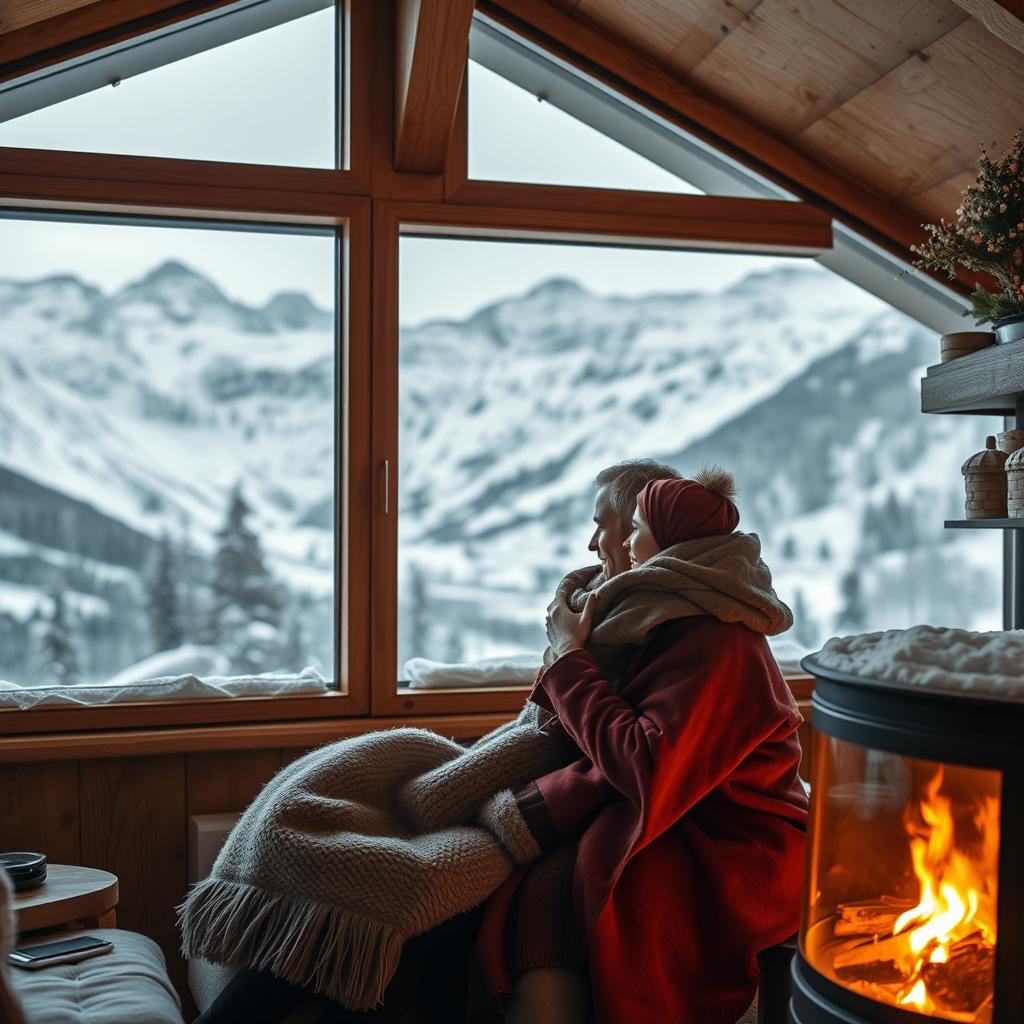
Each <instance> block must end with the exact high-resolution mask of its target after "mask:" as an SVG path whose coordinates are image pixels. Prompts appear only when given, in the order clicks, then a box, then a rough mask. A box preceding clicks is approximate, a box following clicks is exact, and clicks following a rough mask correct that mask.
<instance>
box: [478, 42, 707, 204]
mask: <svg viewBox="0 0 1024 1024" xmlns="http://www.w3.org/2000/svg"><path fill="white" fill-rule="evenodd" d="M468 132H469V153H468V164H469V177H470V178H479V179H484V180H488V181H518V182H524V183H528V184H535V185H576V186H581V187H582V186H587V187H590V188H618V189H633V190H643V191H648V192H680V193H700V191H701V190H700V189H698V188H696V187H695V186H694V185H691V184H690V183H689V182H687V181H684V180H683V179H682V178H679V177H677V176H676V175H674V174H672V173H671V172H669V171H666V170H665V169H664V168H662V167H659V166H658V165H657V164H655V163H653V162H651V161H650V160H647V159H646V158H645V157H642V156H640V155H639V154H638V153H634V152H633V151H632V150H630V149H627V148H626V147H625V146H623V145H622V144H621V143H619V142H616V141H615V140H614V139H612V138H609V137H608V136H607V135H604V134H602V133H601V132H599V131H597V130H596V129H594V128H591V127H590V125H588V124H584V123H583V122H582V121H579V120H577V119H576V118H575V117H572V116H571V115H570V114H567V113H565V111H563V110H560V109H559V108H558V107H556V106H553V105H552V104H551V103H547V102H540V101H538V99H537V97H536V96H533V95H531V94H530V93H529V92H527V91H526V90H525V89H522V88H520V87H519V86H518V85H515V84H514V83H512V82H510V81H509V80H508V79H506V78H502V76H501V75H498V74H496V73H495V72H493V71H491V70H490V69H489V68H486V67H484V66H483V65H482V64H479V63H477V62H476V61H470V62H469V129H468Z"/></svg>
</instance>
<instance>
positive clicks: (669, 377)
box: [398, 237, 1002, 678]
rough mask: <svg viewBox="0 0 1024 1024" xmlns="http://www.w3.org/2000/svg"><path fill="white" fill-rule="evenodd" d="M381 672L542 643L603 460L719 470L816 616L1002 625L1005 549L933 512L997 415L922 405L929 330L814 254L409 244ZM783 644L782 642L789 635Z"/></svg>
mask: <svg viewBox="0 0 1024 1024" xmlns="http://www.w3.org/2000/svg"><path fill="white" fill-rule="evenodd" d="M401 259H402V263H401V285H402V306H401V322H402V329H401V349H400V363H399V366H400V387H399V394H400V433H399V461H400V471H399V594H400V604H399V622H398V626H399V665H398V669H399V674H400V678H408V675H407V673H405V671H404V666H405V662H406V660H407V659H409V658H412V657H417V656H419V657H426V658H430V659H434V660H438V661H457V660H459V659H461V658H484V657H489V656H499V655H505V654H514V653H517V652H521V653H524V654H532V655H534V656H537V657H538V658H539V655H540V652H541V651H542V650H543V647H544V645H545V636H544V628H543V624H544V611H545V608H546V606H547V604H548V602H549V601H550V600H551V597H552V595H553V593H554V589H555V586H556V584H557V583H558V581H559V580H560V579H561V577H562V576H563V575H565V574H566V573H567V572H569V571H570V570H572V569H575V568H579V567H581V566H584V565H592V564H596V559H595V558H594V556H593V555H592V554H590V552H588V550H587V544H588V540H589V538H590V536H591V533H592V531H593V525H592V523H591V516H592V514H593V497H594V489H593V486H592V481H593V479H594V477H595V475H596V474H597V472H598V471H599V470H601V469H603V468H604V467H607V466H609V465H612V464H614V463H616V462H618V461H620V460H622V459H626V458H638V457H647V458H654V459H657V460H658V461H662V462H667V463H669V464H670V465H672V466H674V467H676V468H677V469H678V470H679V471H681V472H682V473H684V475H685V474H692V473H693V472H694V471H695V470H696V469H697V468H698V467H699V466H700V465H701V464H703V463H705V462H714V463H718V464H721V465H722V466H724V467H725V468H727V469H729V470H731V471H732V472H733V473H734V474H735V476H736V479H737V484H738V488H739V499H738V503H739V507H740V511H741V515H742V520H741V523H740V529H741V530H749V531H754V532H757V533H758V534H760V536H761V538H762V541H763V544H764V556H765V559H766V561H767V563H768V565H769V566H770V568H771V570H772V572H773V575H774V578H775V582H776V586H777V589H778V591H779V594H780V595H781V596H782V598H783V599H784V600H785V601H787V602H788V603H789V604H790V605H791V606H792V607H793V609H794V611H795V613H796V618H797V622H796V625H795V627H794V629H793V630H792V631H791V632H790V633H789V634H787V636H786V637H784V638H780V641H773V644H774V645H775V646H776V650H777V653H778V654H779V656H780V657H781V658H787V659H788V658H792V657H794V656H795V655H796V654H797V652H798V651H807V650H810V649H814V648H817V647H818V646H820V644H821V643H822V642H823V641H824V640H825V639H827V638H828V637H829V636H830V635H832V634H833V633H856V632H862V631H867V630H874V629H883V628H898V627H906V626H910V625H912V624H915V623H919V622H928V623H932V624H934V625H956V626H961V627H967V628H976V629H992V628H999V623H1000V616H1001V564H1002V562H1001V545H1000V539H999V538H998V537H995V536H986V535H984V534H985V532H986V531H957V530H949V531H947V530H944V529H943V527H942V523H943V520H944V519H945V518H947V517H952V516H959V515H961V514H962V508H963V480H962V477H961V475H960V465H961V463H962V462H963V460H964V459H965V458H966V457H967V455H969V454H970V453H972V452H974V451H976V450H978V448H979V447H981V446H982V445H983V442H984V438H985V435H986V433H990V432H992V431H993V430H997V429H1000V428H999V426H998V425H997V424H996V423H994V422H993V421H990V420H986V419H984V418H975V417H952V416H950V417H943V416H924V415H922V414H921V413H920V398H919V390H918V389H919V378H920V376H921V373H922V370H923V367H924V366H926V365H928V364H929V363H932V362H934V361H935V358H936V352H937V339H936V337H935V336H934V334H933V333H932V332H931V331H929V330H927V329H925V328H923V327H921V326H920V325H919V324H917V323H916V322H914V321H912V320H910V319H909V318H908V317H906V316H905V315H903V314H902V313H900V312H897V311H896V310H893V309H892V308H890V307H889V306H887V305H886V304H885V303H883V302H881V301H880V300H878V299H876V298H875V297H874V296H872V295H869V294H868V293H866V292H864V291H862V290H861V289H859V288H858V287H856V286H855V285H853V284H851V283H849V282H848V281H846V280H845V279H843V278H840V277H838V276H836V275H834V274H832V273H831V272H829V271H827V270H825V269H824V268H823V267H821V266H820V265H818V264H817V263H815V262H811V261H805V260H797V259H785V258H779V257H767V256H760V257H759V256H738V255H731V254H709V253H681V252H674V253H673V252H648V251H637V250H625V249H614V248H599V247H581V246H572V247H568V246H556V245H540V244H529V243H522V244H521V243H503V242H486V241H475V240H472V241H469V240H452V239H426V238H411V237H410V238H405V239H403V241H402V249H401ZM782 641H785V642H782Z"/></svg>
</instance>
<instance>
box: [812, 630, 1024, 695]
mask: <svg viewBox="0 0 1024 1024" xmlns="http://www.w3.org/2000/svg"><path fill="white" fill-rule="evenodd" d="M813 658H814V661H815V662H816V663H817V664H818V665H820V666H821V667H822V668H827V669H832V670H833V671H836V672H844V673H846V674H848V675H852V676H858V677H859V678H861V679H868V680H875V681H879V682H886V683H892V684H896V685H900V686H906V687H908V688H909V687H927V688H929V689H932V690H936V691H945V692H948V693H962V694H971V695H975V696H993V697H996V698H998V699H1000V700H1007V701H1014V702H1024V630H1020V629H1018V630H1013V631H1011V632H1000V631H996V632H990V633H975V632H972V631H970V630H966V629H944V628H939V627H936V626H913V627H911V628H910V629H890V630H886V631H885V632H882V633H864V634H861V635H858V636H844V637H833V638H832V639H831V640H829V641H828V643H826V644H825V646H824V647H823V648H822V649H821V650H820V651H819V652H818V653H817V654H815V655H814V656H813Z"/></svg>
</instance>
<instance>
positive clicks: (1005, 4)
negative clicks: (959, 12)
mask: <svg viewBox="0 0 1024 1024" xmlns="http://www.w3.org/2000/svg"><path fill="white" fill-rule="evenodd" d="M954 3H956V5H957V6H958V7H960V8H961V9H963V10H965V11H966V12H967V13H968V14H969V15H970V16H971V17H972V18H974V19H975V20H976V21H980V22H981V24H982V25H984V26H985V28H987V29H988V30H989V32H991V33H992V34H993V35H994V36H995V37H996V38H997V39H1001V40H1002V41H1003V42H1004V43H1008V44H1009V45H1010V46H1012V47H1013V48H1014V49H1015V50H1019V51H1020V52H1021V53H1024V0H954Z"/></svg>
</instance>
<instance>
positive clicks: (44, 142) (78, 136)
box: [0, 7, 339, 167]
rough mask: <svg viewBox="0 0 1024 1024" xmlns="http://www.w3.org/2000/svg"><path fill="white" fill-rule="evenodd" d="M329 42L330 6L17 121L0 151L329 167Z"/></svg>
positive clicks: (332, 87) (2, 133)
mask: <svg viewBox="0 0 1024 1024" xmlns="http://www.w3.org/2000/svg"><path fill="white" fill-rule="evenodd" d="M336 37H337V28H336V16H335V12H334V9H333V7H328V8H326V9H324V10H321V11H317V12H315V13H313V14H308V15H306V16H305V17H302V18H297V19H296V20H294V21H290V22H286V23H284V24H282V25H278V26H276V27H274V28H269V29H266V30H264V31H262V32H257V33H255V34H254V35H249V36H246V37H244V38H241V39H237V40H235V41H233V42H230V43H226V44H224V45H222V46H218V47H216V48H214V49H210V50H206V51H205V52H202V53H196V54H194V55H192V56H188V57H184V58H182V59H180V60H176V61H174V63H170V64H164V65H163V66H161V67H155V68H153V69H152V70H149V71H145V72H143V73H142V74H136V75H134V76H133V77H124V79H123V81H121V82H120V84H119V85H117V87H116V88H111V87H110V86H105V87H103V88H99V89H95V90H94V91H92V92H87V93H85V94H83V95H79V96H74V97H73V98H71V99H67V100H64V101H63V102H60V103H55V104H53V105H52V106H47V107H43V108H42V109H40V110H36V111H33V112H31V113H27V114H23V115H22V116H20V117H16V118H14V119H13V120H10V121H7V122H5V123H3V124H0V146H26V147H31V148H38V149H59V150H72V151H81V152H89V153H126V154H132V155H135V156H161V157H177V158H180V159H192V160H227V161H233V162H240V163H265V164H282V165H287V166H294V167H334V166H335V165H336V156H335V153H336V146H335V122H336V121H337V117H336V114H335V111H336V109H337V107H336V94H337V93H338V92H339V89H338V87H337V86H336V84H335V82H336V76H335V46H336ZM111 67H112V71H111V76H110V77H111V79H113V77H114V76H115V75H116V73H117V72H116V68H117V65H116V63H114V64H112V65H111Z"/></svg>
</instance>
